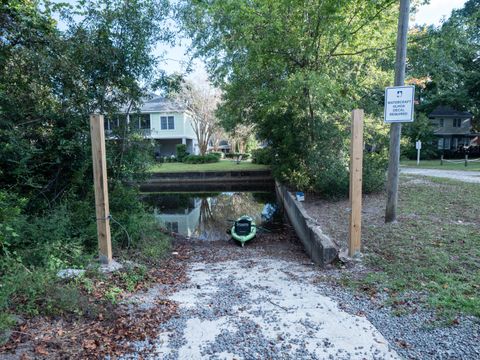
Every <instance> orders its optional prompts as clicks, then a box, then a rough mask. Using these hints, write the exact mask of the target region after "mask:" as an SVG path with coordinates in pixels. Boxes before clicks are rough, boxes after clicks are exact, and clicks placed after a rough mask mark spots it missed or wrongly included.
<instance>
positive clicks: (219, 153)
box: [209, 152, 223, 160]
mask: <svg viewBox="0 0 480 360" xmlns="http://www.w3.org/2000/svg"><path fill="white" fill-rule="evenodd" d="M209 155H213V156H215V157H216V158H218V160H220V159H221V158H223V153H222V152H211V153H210V154H209Z"/></svg>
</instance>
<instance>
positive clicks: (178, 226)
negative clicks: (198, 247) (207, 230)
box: [154, 197, 202, 236]
mask: <svg viewBox="0 0 480 360" xmlns="http://www.w3.org/2000/svg"><path fill="white" fill-rule="evenodd" d="M172 200H173V201H175V200H177V201H176V202H175V203H172V204H170V205H169V204H168V203H164V204H163V206H162V207H161V208H160V209H158V208H155V209H154V216H155V218H156V219H157V221H158V222H159V223H160V224H162V225H163V226H164V227H165V228H166V229H167V230H168V231H171V232H175V233H178V234H180V235H183V236H192V235H193V234H194V232H195V230H196V229H197V228H198V224H199V221H200V205H201V202H202V200H201V199H199V198H190V199H189V200H188V204H186V206H185V207H184V208H179V207H178V199H175V198H174V197H172Z"/></svg>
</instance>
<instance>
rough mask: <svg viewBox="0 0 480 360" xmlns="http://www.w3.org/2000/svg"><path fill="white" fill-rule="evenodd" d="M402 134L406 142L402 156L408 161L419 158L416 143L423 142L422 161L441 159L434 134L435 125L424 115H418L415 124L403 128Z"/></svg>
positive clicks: (402, 148) (402, 149) (403, 145)
mask: <svg viewBox="0 0 480 360" xmlns="http://www.w3.org/2000/svg"><path fill="white" fill-rule="evenodd" d="M402 134H403V137H404V139H406V141H405V142H403V143H402V144H401V145H402V147H401V155H402V157H406V158H408V159H416V158H417V150H416V148H415V143H416V142H417V140H421V141H422V151H421V153H420V155H421V157H422V159H435V158H438V157H439V154H438V149H437V141H436V139H437V138H436V137H435V135H434V134H433V125H432V122H431V121H430V119H429V118H428V117H427V116H426V115H425V114H423V113H417V114H416V117H415V121H414V122H413V123H407V124H405V125H404V126H403V129H402Z"/></svg>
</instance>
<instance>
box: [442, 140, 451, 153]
mask: <svg viewBox="0 0 480 360" xmlns="http://www.w3.org/2000/svg"><path fill="white" fill-rule="evenodd" d="M443 148H444V149H446V150H450V138H445V139H444V141H443Z"/></svg>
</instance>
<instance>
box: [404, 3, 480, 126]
mask: <svg viewBox="0 0 480 360" xmlns="http://www.w3.org/2000/svg"><path fill="white" fill-rule="evenodd" d="M479 17H480V1H479V0H469V1H467V2H466V3H465V5H464V7H463V8H462V9H459V10H454V11H453V12H452V15H451V16H450V18H449V19H447V20H446V21H445V22H444V23H443V24H442V25H441V26H440V27H434V26H428V27H417V28H415V29H414V30H413V31H412V46H411V50H410V52H409V59H408V67H407V73H408V75H409V76H410V77H411V78H413V79H412V80H410V81H411V82H413V83H416V84H417V85H420V86H417V91H418V93H419V94H420V100H421V104H420V106H419V109H420V110H422V111H424V112H430V111H432V110H433V109H434V108H435V107H436V106H437V105H451V106H453V107H455V108H457V109H459V110H468V111H470V112H471V113H473V114H474V115H475V116H476V117H478V116H479V115H480V108H479V105H478V104H479V103H480V91H479V90H478V89H480V75H479V74H480V72H479V68H480V58H479V53H480V35H479V34H480V22H479V20H478V19H479Z"/></svg>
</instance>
